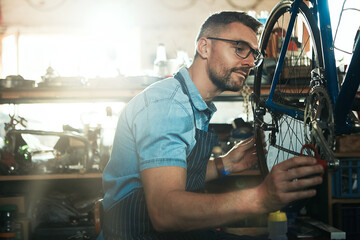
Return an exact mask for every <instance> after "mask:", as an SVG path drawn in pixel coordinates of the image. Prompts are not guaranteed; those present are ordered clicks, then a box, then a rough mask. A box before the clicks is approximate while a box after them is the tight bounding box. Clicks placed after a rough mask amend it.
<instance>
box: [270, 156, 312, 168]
mask: <svg viewBox="0 0 360 240" xmlns="http://www.w3.org/2000/svg"><path fill="white" fill-rule="evenodd" d="M316 163H317V161H316V159H315V158H312V157H305V156H301V157H293V158H290V159H288V160H286V161H283V162H281V163H279V164H277V165H276V166H277V168H278V169H280V170H282V171H287V170H289V169H292V168H296V167H300V166H312V165H315V164H316Z"/></svg>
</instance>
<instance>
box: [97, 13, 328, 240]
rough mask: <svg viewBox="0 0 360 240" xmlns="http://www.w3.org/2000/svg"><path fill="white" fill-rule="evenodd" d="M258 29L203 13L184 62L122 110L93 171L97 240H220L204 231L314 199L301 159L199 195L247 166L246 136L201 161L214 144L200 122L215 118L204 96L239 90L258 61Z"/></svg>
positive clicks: (250, 152) (251, 160)
mask: <svg viewBox="0 0 360 240" xmlns="http://www.w3.org/2000/svg"><path fill="white" fill-rule="evenodd" d="M260 26H261V24H260V23H259V22H258V21H257V20H255V19H254V18H252V17H250V16H248V15H247V14H245V13H243V12H221V13H216V14H214V15H212V16H210V17H209V18H208V19H207V20H206V21H205V23H204V24H203V26H202V28H201V31H200V33H199V36H198V38H197V43H196V55H195V58H194V61H193V63H192V65H191V66H190V67H189V68H188V69H187V68H181V69H180V70H179V72H178V73H177V74H176V75H175V76H174V77H173V78H169V79H165V80H163V81H160V82H157V83H155V84H153V85H152V86H150V87H148V88H147V89H145V90H144V91H143V92H142V93H140V94H139V95H138V96H136V97H135V98H134V99H132V100H131V101H130V102H129V103H128V105H127V106H126V107H125V109H124V110H123V112H122V114H121V116H120V119H119V122H118V127H117V130H116V134H115V140H114V144H113V150H112V154H111V157H110V160H109V162H108V164H107V166H106V168H105V170H104V173H103V186H104V190H105V196H104V200H103V205H104V208H105V221H104V224H103V236H104V238H105V239H220V238H221V239H227V237H230V235H229V236H227V235H226V234H224V233H221V232H217V231H213V230H211V229H214V228H216V227H218V226H223V225H226V224H229V223H232V222H235V221H238V220H241V219H244V218H247V217H250V216H255V215H258V214H263V213H267V212H270V211H275V210H278V209H280V208H282V207H284V206H286V205H287V204H288V203H290V202H292V201H294V200H298V199H302V198H308V197H312V196H314V195H315V194H316V193H315V190H313V189H310V188H311V187H312V186H315V185H317V184H320V183H321V182H322V178H321V177H320V174H321V173H322V172H323V168H322V167H321V166H320V165H317V164H316V160H315V159H313V158H306V157H296V158H292V159H289V160H287V161H284V162H283V163H281V164H279V165H277V166H275V167H274V168H273V170H272V171H271V173H270V174H269V175H268V176H267V177H266V179H265V180H264V181H263V182H262V183H261V184H260V185H259V186H257V187H254V188H251V189H245V190H240V191H234V192H230V193H225V194H204V193H201V189H202V188H203V186H204V183H205V181H209V180H212V179H215V178H218V177H221V175H224V174H225V175H226V174H227V173H233V172H238V171H242V170H244V169H247V168H249V167H251V166H253V165H254V164H255V163H256V161H257V158H256V153H255V147H254V139H253V138H250V139H248V140H247V141H245V142H244V143H242V144H240V145H237V146H235V147H234V148H233V149H232V150H231V151H230V152H229V153H227V154H226V155H224V156H222V157H221V158H219V159H217V160H216V161H208V160H209V157H210V154H211V150H212V148H213V146H214V145H215V143H216V142H217V136H216V135H215V134H214V133H212V132H211V131H208V124H209V121H210V118H211V116H212V115H213V113H214V112H215V111H216V108H215V106H214V104H213V103H212V102H211V101H212V99H214V97H216V96H218V95H219V94H220V93H221V92H223V91H225V90H230V91H238V90H240V89H241V88H242V86H243V83H244V81H245V79H246V77H247V76H248V74H249V71H250V69H251V68H252V67H254V65H255V64H258V63H259V62H260V61H261V55H260V54H259V51H258V41H257V32H258V29H259V27H260ZM315 175H316V176H315ZM304 176H312V177H309V178H302V177H304ZM294 179H299V180H298V181H293V180H294ZM239 239H242V238H239Z"/></svg>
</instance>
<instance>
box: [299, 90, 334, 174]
mask: <svg viewBox="0 0 360 240" xmlns="http://www.w3.org/2000/svg"><path fill="white" fill-rule="evenodd" d="M304 134H305V135H304V136H305V141H306V143H308V144H312V145H314V146H315V147H316V149H317V150H318V152H319V154H320V158H321V159H324V160H326V161H327V162H328V167H330V168H336V167H337V166H338V165H339V162H338V160H337V159H335V156H334V146H335V124H334V113H333V107H332V104H331V100H330V98H329V96H328V94H327V91H326V89H325V88H324V87H322V86H321V85H316V86H315V87H313V88H312V89H311V90H310V92H309V96H308V98H307V100H306V107H305V114H304Z"/></svg>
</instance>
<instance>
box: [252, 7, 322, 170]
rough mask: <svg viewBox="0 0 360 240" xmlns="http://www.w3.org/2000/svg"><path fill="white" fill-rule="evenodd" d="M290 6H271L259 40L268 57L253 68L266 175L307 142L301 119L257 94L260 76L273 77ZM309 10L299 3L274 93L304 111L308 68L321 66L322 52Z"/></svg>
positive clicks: (277, 99) (261, 163)
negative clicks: (271, 105) (281, 111)
mask: <svg viewBox="0 0 360 240" xmlns="http://www.w3.org/2000/svg"><path fill="white" fill-rule="evenodd" d="M290 7H291V3H290V2H283V3H280V5H278V6H277V7H276V8H275V9H274V10H273V12H272V13H271V15H270V18H269V19H268V22H267V24H266V26H265V31H264V33H263V35H262V40H261V44H260V48H261V51H262V52H263V53H265V55H266V56H267V58H266V59H265V61H264V63H263V64H262V66H260V67H259V68H258V69H257V71H256V79H255V83H254V93H255V95H256V96H257V97H255V100H253V103H254V119H255V133H256V145H257V153H258V158H259V167H260V170H261V173H262V175H263V176H266V175H267V173H268V172H269V170H271V168H272V167H273V166H274V165H276V164H278V163H280V162H282V161H283V160H286V159H288V158H291V157H293V156H296V155H299V154H300V150H301V147H302V146H303V145H304V144H305V143H306V137H305V136H309V135H310V132H309V128H308V127H306V126H305V127H304V122H303V120H302V119H300V120H298V119H294V118H292V117H290V116H288V115H285V114H282V113H279V112H276V111H274V110H272V109H269V108H267V107H266V106H265V103H264V99H262V98H261V97H259V96H261V80H263V79H264V78H267V79H272V77H273V73H272V72H271V70H274V68H275V66H276V63H277V61H278V56H279V52H280V49H281V46H282V42H283V39H284V36H285V31H284V30H283V29H287V24H288V20H289V19H290V12H289V10H290ZM309 14H311V13H310V12H309V9H307V7H306V6H305V5H303V4H301V6H300V11H299V14H298V16H297V18H296V20H295V25H294V30H293V32H292V34H291V36H292V38H291V39H292V41H291V42H290V44H289V46H288V48H287V49H288V51H287V54H286V59H285V64H284V67H283V69H282V73H281V75H280V80H279V81H280V82H279V83H280V84H278V86H277V87H276V89H275V92H274V97H273V101H274V102H275V103H276V104H278V105H282V106H285V107H287V108H292V109H300V110H301V111H305V105H306V97H307V96H308V94H309V91H310V87H309V86H310V85H309V82H310V79H311V70H312V69H313V68H315V67H319V66H322V63H321V61H322V60H321V56H320V55H321V53H320V52H319V51H320V49H319V47H318V46H317V43H318V40H319V35H318V30H317V28H316V23H315V20H314V19H313V18H312V16H309ZM309 18H311V19H309ZM314 24H315V25H314ZM314 39H317V41H315V40H314ZM264 106H265V107H264ZM262 108H263V109H262ZM259 109H260V110H261V111H259ZM259 112H260V113H259ZM259 123H264V124H265V125H262V124H259ZM270 125H271V126H272V128H273V130H271V131H265V142H266V144H267V147H266V151H267V153H266V151H264V149H263V147H262V144H261V141H262V139H261V133H262V132H263V131H264V130H265V129H266V126H270ZM264 126H265V127H264ZM304 154H305V155H312V152H311V151H307V152H305V153H304Z"/></svg>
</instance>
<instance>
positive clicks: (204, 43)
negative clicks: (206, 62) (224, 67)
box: [196, 37, 211, 58]
mask: <svg viewBox="0 0 360 240" xmlns="http://www.w3.org/2000/svg"><path fill="white" fill-rule="evenodd" d="M210 44H211V43H210V41H209V40H208V39H207V38H206V37H202V38H200V39H199V41H198V42H197V46H196V50H197V52H198V54H199V56H200V57H201V58H208V56H209V54H210Z"/></svg>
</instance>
